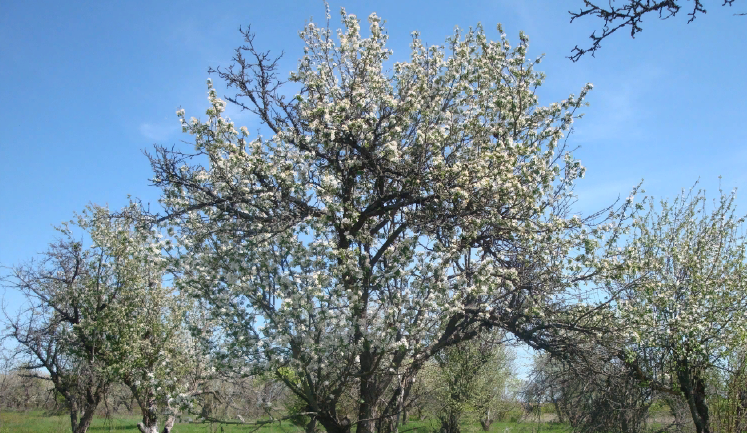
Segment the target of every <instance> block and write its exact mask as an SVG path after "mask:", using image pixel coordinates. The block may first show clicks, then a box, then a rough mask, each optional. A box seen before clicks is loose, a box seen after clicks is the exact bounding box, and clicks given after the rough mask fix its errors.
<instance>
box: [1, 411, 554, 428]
mask: <svg viewBox="0 0 747 433" xmlns="http://www.w3.org/2000/svg"><path fill="white" fill-rule="evenodd" d="M138 421H139V417H137V416H117V417H114V418H112V419H105V418H101V417H97V418H94V420H93V423H92V425H91V428H90V429H89V430H88V431H89V432H91V433H106V432H116V433H139V431H138V429H137V423H138ZM538 427H539V430H538ZM255 428H256V426H253V425H250V424H247V425H222V426H221V425H218V424H212V425H211V424H197V423H190V424H186V423H184V424H177V425H175V426H174V430H173V432H174V433H249V432H251V431H253V430H254V429H255ZM399 431H400V432H403V433H404V432H405V431H407V433H432V432H434V431H438V424H437V423H436V422H429V421H414V422H409V423H407V424H406V425H404V426H402V427H400V429H399ZM537 431H540V432H548V433H561V432H566V431H568V430H567V428H565V427H564V426H562V425H558V424H548V423H542V424H537V423H499V422H496V423H494V424H493V425H492V426H491V428H490V433H504V432H505V433H509V432H510V433H519V432H526V433H529V432H537ZM462 432H463V433H481V432H482V429H480V426H479V425H477V424H475V425H464V426H463V427H462ZM0 433H70V418H69V417H68V416H64V415H59V416H58V415H47V414H45V413H44V412H41V411H32V412H0ZM257 433H303V429H302V428H300V427H297V426H294V425H293V424H291V423H290V422H283V423H282V424H281V425H278V424H273V425H272V426H268V427H262V428H261V429H259V430H257Z"/></svg>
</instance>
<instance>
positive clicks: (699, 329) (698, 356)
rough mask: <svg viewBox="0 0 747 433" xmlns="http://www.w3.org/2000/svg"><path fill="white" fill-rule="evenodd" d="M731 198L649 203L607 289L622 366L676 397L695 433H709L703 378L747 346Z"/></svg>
mask: <svg viewBox="0 0 747 433" xmlns="http://www.w3.org/2000/svg"><path fill="white" fill-rule="evenodd" d="M734 200H735V193H734V192H733V193H731V194H724V193H721V195H720V197H719V198H718V199H717V200H714V202H713V205H712V207H710V208H709V207H708V206H707V201H706V197H705V193H704V192H703V191H697V192H696V191H695V190H694V189H691V190H690V191H689V192H687V191H685V190H683V192H682V195H680V196H678V197H676V198H675V199H674V200H673V201H672V202H671V203H670V202H667V201H663V200H662V201H661V202H660V203H659V205H658V206H656V203H655V202H654V201H653V199H650V198H649V199H646V200H645V204H646V205H647V206H648V207H649V211H648V213H646V214H645V215H642V216H641V217H640V218H639V219H638V220H637V221H635V222H634V224H633V227H634V231H633V232H632V234H631V238H630V240H629V243H628V245H627V246H626V248H625V249H624V251H625V262H626V268H625V271H624V274H623V277H622V278H621V279H619V280H618V281H614V282H610V288H611V289H613V291H614V292H615V293H617V294H618V295H617V299H618V300H619V305H618V307H617V309H616V316H615V321H616V322H617V324H618V325H617V326H618V327H619V329H620V330H621V335H626V336H627V338H625V339H623V340H621V342H624V343H625V346H624V347H622V348H621V352H620V357H619V358H620V359H621V360H623V361H624V362H625V363H626V364H627V366H628V367H629V368H630V370H631V371H633V372H635V373H636V375H637V376H638V379H639V380H641V381H642V382H645V383H646V384H648V385H649V386H650V387H652V389H654V390H658V391H660V392H664V393H674V394H677V395H681V396H682V397H683V398H684V400H685V401H686V402H687V405H688V407H689V410H690V413H691V416H692V420H693V422H694V424H695V426H696V429H697V431H698V432H699V433H700V432H709V431H711V429H710V412H709V407H708V402H707V399H708V388H709V386H708V383H707V382H708V378H709V376H711V375H712V374H713V371H714V370H716V369H721V368H723V367H724V362H725V360H727V359H728V358H729V356H731V355H732V354H733V353H734V350H737V348H740V347H743V344H744V341H745V339H746V338H747V316H746V315H745V311H747V263H746V262H745V259H746V258H747V257H746V253H747V244H745V239H744V234H743V222H744V218H740V217H737V216H735V207H734Z"/></svg>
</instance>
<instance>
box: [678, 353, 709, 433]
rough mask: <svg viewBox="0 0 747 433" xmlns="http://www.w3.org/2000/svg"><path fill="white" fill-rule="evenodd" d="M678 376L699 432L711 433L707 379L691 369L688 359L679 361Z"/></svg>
mask: <svg viewBox="0 0 747 433" xmlns="http://www.w3.org/2000/svg"><path fill="white" fill-rule="evenodd" d="M677 367H678V371H677V378H678V380H679V383H680V388H681V389H682V394H683V395H684V396H685V401H687V406H688V408H689V409H690V415H691V416H692V419H693V423H694V424H695V430H696V431H697V433H711V430H710V417H709V414H708V405H707V404H706V401H705V397H706V396H705V380H704V379H703V378H702V377H700V375H698V374H697V373H694V372H692V371H690V369H689V363H688V362H687V360H682V361H680V362H679V363H678V366H677Z"/></svg>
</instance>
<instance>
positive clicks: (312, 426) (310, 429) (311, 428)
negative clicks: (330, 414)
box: [305, 416, 316, 433]
mask: <svg viewBox="0 0 747 433" xmlns="http://www.w3.org/2000/svg"><path fill="white" fill-rule="evenodd" d="M305 431H306V433H315V432H316V416H312V417H311V421H309V422H308V424H306V427H305Z"/></svg>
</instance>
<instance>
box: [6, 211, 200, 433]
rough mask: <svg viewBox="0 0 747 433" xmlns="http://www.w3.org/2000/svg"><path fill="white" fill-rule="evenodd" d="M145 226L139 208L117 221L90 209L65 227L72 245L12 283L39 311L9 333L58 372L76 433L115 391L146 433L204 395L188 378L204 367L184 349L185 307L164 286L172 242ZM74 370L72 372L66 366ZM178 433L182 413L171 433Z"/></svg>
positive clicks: (18, 272)
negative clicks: (128, 394)
mask: <svg viewBox="0 0 747 433" xmlns="http://www.w3.org/2000/svg"><path fill="white" fill-rule="evenodd" d="M139 220H142V218H141V216H140V209H139V208H138V207H137V206H136V205H131V206H129V207H127V208H125V209H123V210H122V211H121V212H119V213H118V216H117V217H116V218H114V217H113V215H112V214H111V213H110V212H109V210H108V209H107V208H104V207H99V206H95V205H92V206H89V207H88V208H87V209H86V211H84V212H83V213H82V214H80V215H78V216H77V217H76V219H75V220H74V221H73V222H71V223H67V224H63V226H62V227H61V228H60V231H61V232H62V234H63V235H64V236H65V240H63V241H60V242H58V243H57V244H53V245H52V247H51V249H50V251H49V252H48V253H47V254H46V255H45V260H43V261H42V262H41V263H40V266H38V267H18V268H16V269H15V272H14V273H13V275H12V278H10V279H9V281H11V285H12V286H13V287H15V288H16V289H19V290H20V291H21V292H22V293H23V294H24V295H25V296H26V298H27V299H28V300H29V301H31V302H32V305H31V308H30V309H29V310H28V311H27V312H26V314H23V315H22V316H21V317H20V318H19V319H18V320H15V321H13V322H11V323H10V325H11V327H10V329H11V331H13V336H14V337H15V338H16V340H17V341H18V342H19V343H21V344H23V345H25V347H27V348H28V349H29V350H28V352H30V353H32V354H33V355H35V357H36V358H37V359H38V361H39V362H40V364H39V366H40V367H44V368H46V369H47V370H48V371H49V372H50V374H51V376H50V377H51V379H52V381H53V382H54V383H55V387H56V388H57V389H58V390H59V391H60V392H61V393H62V395H64V396H65V398H66V400H68V403H69V405H70V408H71V421H72V428H73V431H74V432H76V433H79V432H85V431H86V429H87V428H88V426H89V425H90V422H91V419H92V417H93V413H94V411H95V409H96V407H97V405H98V403H99V402H100V401H101V400H102V398H103V397H104V395H105V393H106V390H107V388H108V386H109V385H110V384H111V383H112V382H113V381H123V382H124V383H125V384H126V385H127V386H128V387H129V388H130V390H131V391H132V394H133V396H134V397H135V399H136V401H137V402H138V404H139V406H140V408H141V411H142V414H143V422H142V423H140V424H138V428H139V429H140V431H142V432H143V433H155V432H157V424H158V419H159V414H160V413H161V409H162V408H163V407H164V406H169V407H171V405H169V403H171V402H174V399H175V400H176V402H175V403H174V407H173V409H176V406H177V405H178V402H179V400H180V399H179V394H182V397H184V394H185V393H194V392H196V391H197V390H198V389H199V387H196V384H198V383H200V382H199V381H197V382H196V381H194V380H192V381H191V382H190V381H188V380H187V379H189V376H188V375H187V374H186V372H187V371H190V369H192V367H193V366H194V363H195V362H200V358H199V357H198V356H196V354H197V353H199V352H198V351H197V350H195V348H194V347H191V346H190V345H189V344H185V341H188V340H189V338H188V337H189V332H188V331H187V329H186V327H185V325H184V322H183V315H184V312H185V306H184V305H183V302H181V301H180V299H179V297H178V296H176V294H175V293H174V290H173V288H170V287H167V286H165V285H164V284H163V283H164V281H163V278H164V274H165V272H166V270H167V269H166V265H167V263H168V262H167V260H166V258H165V256H163V254H162V249H163V248H165V247H167V242H168V241H162V240H161V239H160V238H159V235H158V233H156V232H155V231H153V230H151V229H149V228H146V227H144V226H142V225H139V224H137V221H139ZM78 230H80V231H82V233H76V232H77V231H78ZM79 235H84V236H85V237H86V238H90V241H91V243H92V245H91V247H90V248H84V247H83V244H82V241H78V240H75V236H79ZM87 240H88V239H87ZM32 330H33V331H34V332H31V331H32ZM73 361H75V363H74V366H75V367H76V369H72V370H71V369H70V368H68V365H66V364H69V363H70V362H73ZM192 370H194V369H192ZM84 373H85V374H84ZM71 384H72V385H71ZM73 385H75V387H77V388H79V389H78V393H79V394H81V395H83V396H84V397H83V398H82V401H83V403H78V400H81V399H79V398H76V395H75V393H74V392H73V391H74V390H75V389H74V388H75V387H74V386H73ZM182 400H183V399H182ZM159 406H160V407H159ZM78 411H81V412H82V415H81V416H80V417H79V416H78ZM172 426H173V411H172V413H170V414H168V415H167V418H166V422H165V427H164V432H166V433H168V432H169V431H170V430H171V427H172Z"/></svg>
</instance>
